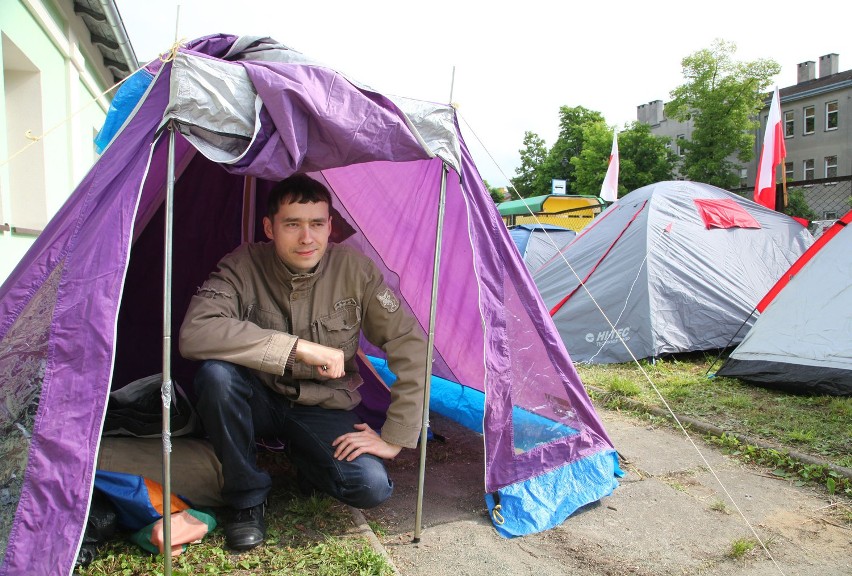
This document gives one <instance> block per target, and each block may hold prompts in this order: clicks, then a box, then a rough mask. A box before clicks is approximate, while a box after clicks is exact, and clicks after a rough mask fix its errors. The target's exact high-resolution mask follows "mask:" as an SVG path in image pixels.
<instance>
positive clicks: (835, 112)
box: [825, 100, 840, 130]
mask: <svg viewBox="0 0 852 576" xmlns="http://www.w3.org/2000/svg"><path fill="white" fill-rule="evenodd" d="M839 111H840V107H839V106H838V105H837V100H835V101H834V102H826V104H825V129H826V130H837V120H838V116H839Z"/></svg>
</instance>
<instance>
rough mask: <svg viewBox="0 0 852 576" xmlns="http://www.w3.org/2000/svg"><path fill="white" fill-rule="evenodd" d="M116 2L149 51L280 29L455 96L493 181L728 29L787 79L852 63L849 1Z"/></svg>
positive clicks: (676, 67)
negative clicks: (823, 61)
mask: <svg viewBox="0 0 852 576" xmlns="http://www.w3.org/2000/svg"><path fill="white" fill-rule="evenodd" d="M116 4H117V6H118V9H119V11H120V13H121V16H122V18H123V20H124V26H125V28H126V29H127V33H128V35H129V37H130V40H131V42H132V44H133V48H134V50H135V52H136V56H137V58H138V59H139V61H140V62H144V61H148V60H151V59H152V58H154V57H155V56H156V55H157V53H158V52H161V51H165V50H167V49H168V48H169V47H170V46H171V45H172V43H173V42H174V39H175V36H176V31H177V37H178V38H186V39H192V38H197V37H199V36H205V35H208V34H214V33H226V34H237V35H240V34H246V35H260V36H271V37H272V38H274V39H276V40H277V41H279V42H281V43H282V44H284V45H286V46H288V47H290V48H292V49H295V50H298V51H299V52H302V53H303V54H305V55H307V56H309V57H311V58H313V59H315V60H319V61H321V62H323V63H325V64H328V65H329V66H331V67H333V68H336V69H338V70H340V71H342V72H345V73H347V74H348V75H349V76H351V77H352V78H354V79H357V80H358V81H359V82H361V83H363V84H367V85H369V86H371V87H372V88H374V89H376V90H378V91H380V92H384V93H387V94H394V95H400V96H407V97H410V98H417V99H422V100H430V101H437V102H449V101H450V98H451V95H452V101H453V102H455V103H457V104H458V110H459V116H460V118H461V124H462V130H463V135H464V138H465V141H466V142H467V145H468V148H469V149H470V150H471V153H472V154H473V156H474V160H475V161H476V163H477V167H478V168H479V171H480V173H481V174H482V176H483V178H485V179H486V180H487V181H488V182H489V184H491V185H492V186H503V185H505V184H507V180H508V178H511V177H513V176H514V173H515V169H516V168H517V166H518V164H519V162H520V157H519V153H518V151H519V150H520V148H521V147H522V144H523V137H524V132H525V131H531V132H535V133H536V134H538V135H539V136H541V137H542V138H544V140H545V142H546V144H547V145H548V146H551V145H552V144H553V142H554V141H555V139H556V135H557V132H558V128H559V126H558V122H559V107H560V106H563V105H565V106H572V107H573V106H584V107H586V108H589V109H591V110H597V111H599V112H601V113H602V114H603V116H604V118H605V119H606V121H607V123H608V124H610V125H612V126H617V127H619V128H621V127H623V126H624V124H625V123H629V122H632V121H634V120H635V119H636V107H637V106H638V105H640V104H644V103H647V102H650V101H652V100H664V101H665V100H667V99H668V98H669V92H670V91H671V90H672V89H674V88H675V87H677V86H678V85H679V84H681V83H683V75H682V70H681V67H680V62H681V60H682V59H683V57H684V56H687V55H689V54H691V53H693V52H695V51H697V50H701V49H703V48H709V47H710V46H711V45H712V42H713V40H714V39H716V38H721V39H724V40H727V41H730V42H734V43H735V44H736V45H737V52H736V54H735V58H736V59H737V60H742V61H750V60H756V59H758V58H772V59H774V60H775V61H777V62H778V63H779V64H780V65H781V73H780V74H779V75H778V77H777V78H776V80H775V83H777V84H778V86H779V87H781V88H783V87H785V86H789V85H792V84H795V83H796V67H797V65H798V63H800V62H804V61H807V60H813V61H815V62H817V63H818V62H819V57H820V56H822V55H824V54H830V53H836V54H839V56H840V70H841V71H842V70H848V69H849V68H852V35H850V34H847V33H845V32H843V31H842V27H841V26H840V25H839V23H841V22H847V23H848V22H849V21H850V17H852V7H850V6H852V4H846V3H845V2H839V3H834V4H832V5H831V8H830V9H828V8H827V7H821V5H812V6H810V7H809V6H805V5H798V7H796V8H795V9H793V8H792V7H790V8H785V9H781V8H780V7H779V6H780V4H778V3H772V2H765V3H763V2H745V1H742V0H740V1H737V2H734V1H729V0H716V1H715V2H712V3H711V2H702V3H696V2H689V1H684V0H680V1H672V0H657V1H656V2H644V3H639V2H626V1H625V2H622V1H620V0H612V1H610V2H586V3H583V4H580V3H578V2H553V1H552V0H523V1H515V2H508V1H504V0H493V1H490V2H487V1H472V0H454V1H452V2H446V1H443V0H433V1H432V2H411V1H406V0H378V1H372V0H360V1H359V0H330V1H323V0H310V1H308V0H302V1H300V2H291V1H289V0H237V1H233V0H230V1H223V0H116ZM178 6H180V10H179V11H178ZM178 15H179V16H178ZM454 70H455V74H454V73H453V71H454ZM451 92H452V94H451ZM480 141H481V144H480Z"/></svg>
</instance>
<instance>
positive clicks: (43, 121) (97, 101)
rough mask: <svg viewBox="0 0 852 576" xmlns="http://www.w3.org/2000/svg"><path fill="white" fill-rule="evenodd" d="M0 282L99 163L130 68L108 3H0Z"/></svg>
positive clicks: (131, 58) (125, 42)
mask: <svg viewBox="0 0 852 576" xmlns="http://www.w3.org/2000/svg"><path fill="white" fill-rule="evenodd" d="M0 61H2V69H0V283H2V281H3V280H5V278H6V277H7V276H8V274H9V273H10V272H11V271H12V270H13V269H14V267H15V266H16V265H17V263H18V261H19V260H20V259H21V257H22V256H23V255H24V254H25V253H26V251H27V250H28V249H29V248H30V246H31V245H32V244H33V242H34V241H35V238H36V237H37V236H38V234H39V233H40V232H41V231H42V230H43V228H44V226H45V225H46V224H47V222H48V221H49V220H50V219H51V218H52V217H53V215H54V214H55V213H56V211H57V210H58V209H59V208H60V207H61V206H62V204H63V203H64V202H65V200H66V199H67V198H68V196H69V195H70V193H71V192H72V190H73V189H74V187H75V186H76V185H77V183H78V182H79V181H80V180H81V179H82V178H83V176H84V175H85V174H86V172H87V171H88V169H89V168H90V167H91V166H92V164H93V163H94V162H95V160H96V159H97V152H96V150H95V147H94V143H93V138H94V136H95V135H96V134H97V131H98V130H99V129H100V128H101V126H102V125H103V121H104V118H105V117H106V113H107V111H108V109H109V102H110V98H111V96H112V93H107V90H108V89H109V88H110V87H112V86H114V85H115V84H116V83H117V82H118V81H120V80H122V79H123V78H125V77H126V76H127V75H129V74H131V73H132V72H134V71H135V70H136V69H137V67H138V62H137V61H136V57H135V55H134V53H133V49H132V47H131V44H130V41H129V39H128V38H127V34H126V32H125V30H124V25H123V23H122V22H121V17H120V15H119V13H118V9H117V8H116V6H115V2H114V1H113V0H3V1H2V2H0Z"/></svg>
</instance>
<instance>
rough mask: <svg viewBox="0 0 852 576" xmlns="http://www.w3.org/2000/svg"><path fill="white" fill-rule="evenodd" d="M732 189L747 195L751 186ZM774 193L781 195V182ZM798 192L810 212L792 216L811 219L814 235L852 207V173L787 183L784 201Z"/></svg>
mask: <svg viewBox="0 0 852 576" xmlns="http://www.w3.org/2000/svg"><path fill="white" fill-rule="evenodd" d="M732 192H735V193H737V194H740V195H742V196H745V197H746V198H751V197H752V195H753V193H754V188H739V189H736V190H732ZM778 194H779V198H780V197H781V195H782V194H783V189H782V185H781V184H778ZM799 195H801V197H802V198H803V199H804V202H805V204H806V205H807V207H808V209H809V211H810V214H793V215H794V216H804V217H807V218H808V220H811V226H810V229H811V232H813V233H814V235H817V236H818V235H819V234H820V233H822V230H823V229H824V228H826V227H828V226H830V225H831V224H832V223H833V222H834V221H835V220H837V219H838V218H840V217H841V216H843V215H844V214H846V213H847V212H849V210H852V176H842V177H838V178H822V179H820V180H797V181H795V182H787V198H788V201H789V200H790V199H791V198H793V197H795V196H799Z"/></svg>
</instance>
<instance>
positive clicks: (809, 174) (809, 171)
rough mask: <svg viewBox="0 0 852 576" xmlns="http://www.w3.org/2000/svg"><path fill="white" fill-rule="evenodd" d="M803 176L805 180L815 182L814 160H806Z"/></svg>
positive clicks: (803, 166) (803, 164)
mask: <svg viewBox="0 0 852 576" xmlns="http://www.w3.org/2000/svg"><path fill="white" fill-rule="evenodd" d="M802 176H803V177H804V179H805V180H813V179H814V161H813V158H811V159H810V160H805V161H804V162H803V163H802Z"/></svg>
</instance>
